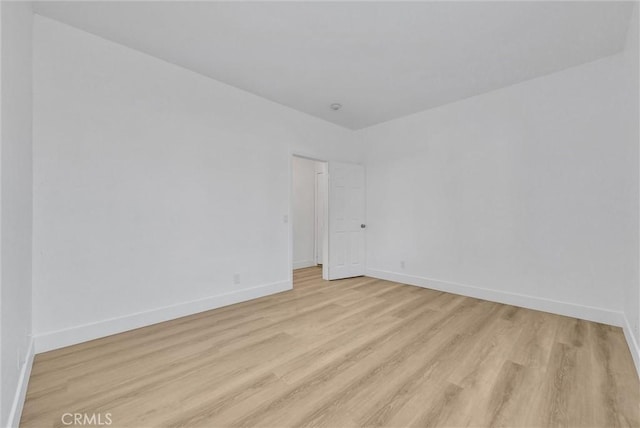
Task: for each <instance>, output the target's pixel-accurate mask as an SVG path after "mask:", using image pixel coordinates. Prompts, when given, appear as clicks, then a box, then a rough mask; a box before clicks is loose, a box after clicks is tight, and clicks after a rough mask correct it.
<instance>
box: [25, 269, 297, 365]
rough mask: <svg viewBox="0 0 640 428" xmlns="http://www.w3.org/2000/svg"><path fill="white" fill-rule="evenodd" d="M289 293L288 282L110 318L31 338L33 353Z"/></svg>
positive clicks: (290, 286) (289, 282)
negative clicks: (285, 292) (281, 293)
mask: <svg viewBox="0 0 640 428" xmlns="http://www.w3.org/2000/svg"><path fill="white" fill-rule="evenodd" d="M291 289H292V284H291V281H282V282H275V283H272V284H266V285H260V286H257V287H252V288H246V289H244V290H238V291H233V292H230V293H225V294H219V295H216V296H210V297H205V298H203V299H199V300H193V301H190V302H184V303H178V304H176V305H171V306H164V307H161V308H156V309H152V310H149V311H144V312H138V313H135V314H131V315H126V316H123V317H117V318H110V319H106V320H102V321H97V322H93V323H89V324H83V325H79V326H75V327H71V328H66V329H62V330H56V331H49V332H45V333H39V334H36V335H35V337H34V340H35V352H36V353H41V352H46V351H51V350H53V349H58V348H63V347H65V346H70V345H75V344H77V343H82V342H86V341H89V340H93V339H98V338H101V337H105V336H110V335H112V334H116V333H122V332H124V331H128V330H133V329H136V328H140V327H146V326H148V325H151V324H157V323H159V322H163V321H169V320H172V319H176V318H180V317H184V316H187V315H193V314H196V313H198V312H204V311H208V310H211V309H216V308H220V307H222V306H227V305H232V304H234V303H240V302H244V301H247V300H252V299H256V298H258V297H264V296H268V295H270V294H275V293H280V292H282V291H287V290H291Z"/></svg>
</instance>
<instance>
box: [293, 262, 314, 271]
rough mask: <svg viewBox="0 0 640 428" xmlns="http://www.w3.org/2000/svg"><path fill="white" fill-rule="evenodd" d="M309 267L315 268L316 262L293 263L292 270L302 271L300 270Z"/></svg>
mask: <svg viewBox="0 0 640 428" xmlns="http://www.w3.org/2000/svg"><path fill="white" fill-rule="evenodd" d="M311 266H316V262H314V261H313V260H303V261H301V262H293V269H294V270H295V269H302V268H308V267H311Z"/></svg>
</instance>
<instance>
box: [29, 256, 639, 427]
mask: <svg viewBox="0 0 640 428" xmlns="http://www.w3.org/2000/svg"><path fill="white" fill-rule="evenodd" d="M294 284H295V286H294V290H293V291H289V292H284V293H280V294H277V295H272V296H269V297H264V298H261V299H257V300H253V301H250V302H245V303H240V304H237V305H233V306H228V307H225V308H221V309H216V310H213V311H208V312H204V313H200V314H197V315H192V316H189V317H185V318H180V319H177V320H174V321H169V322H165V323H162V324H156V325H153V326H150V327H146V328H142V329H138V330H134V331H130V332H126V333H122V334H118V335H114V336H110V337H107V338H103V339H99V340H94V341H92V342H87V343H83V344H80V345H76V346H72V347H68V348H64V349H60V350H56V351H52V352H48V353H44V354H40V355H37V356H36V359H35V364H34V367H33V371H32V375H31V380H30V383H29V389H28V393H27V401H26V403H25V407H24V411H23V415H22V422H21V426H23V427H50V426H56V427H61V426H64V425H63V423H62V421H61V417H62V415H63V414H64V413H76V412H78V413H87V414H89V415H92V414H101V415H102V418H103V421H104V418H105V415H106V414H107V413H110V419H111V420H112V422H113V423H112V425H111V426H118V427H121V426H128V427H147V426H149V427H151V426H209V427H222V426H229V427H250V426H265V427H267V426H269V427H290V426H296V427H297V426H326V427H351V426H389V427H391V426H393V427H404V426H411V427H415V426H418V427H423V426H425V427H426V426H469V425H471V426H580V427H586V426H594V427H595V426H598V427H614V426H636V427H637V426H640V395H639V391H640V386H639V382H638V377H637V375H636V372H635V370H634V367H633V362H632V360H631V355H630V352H629V349H628V347H627V345H626V342H625V339H624V337H623V334H622V331H621V330H620V329H619V328H614V327H610V326H606V325H602V324H596V323H592V322H587V321H582V320H578V319H574V318H567V317H563V316H559V315H552V314H548V313H543V312H536V311H532V310H527V309H521V308H517V307H513V306H508V305H502V304H497V303H491V302H487V301H483V300H477V299H472V298H468V297H462V296H458V295H454V294H448V293H442V292H438V291H433V290H427V289H422V288H417V287H412V286H408V285H401V284H396V283H392V282H388V281H382V280H376V279H371V278H366V277H363V278H353V279H348V280H342V281H332V282H326V281H322V279H321V274H320V270H319V269H318V268H308V269H302V270H298V271H296V272H295V274H294Z"/></svg>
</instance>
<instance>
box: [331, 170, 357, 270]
mask: <svg viewBox="0 0 640 428" xmlns="http://www.w3.org/2000/svg"><path fill="white" fill-rule="evenodd" d="M364 191H365V189H364V167H363V166H362V165H355V164H347V163H340V162H329V210H328V211H329V213H328V214H329V215H328V220H329V221H328V231H329V233H328V238H329V261H328V263H326V260H325V265H328V270H327V275H326V277H325V279H340V278H350V277H353V276H360V275H364V249H365V235H364V233H365V224H364V221H365V195H364Z"/></svg>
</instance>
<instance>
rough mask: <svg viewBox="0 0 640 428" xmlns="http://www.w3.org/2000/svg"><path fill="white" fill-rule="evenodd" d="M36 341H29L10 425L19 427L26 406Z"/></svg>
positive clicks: (10, 413) (10, 412) (11, 411)
mask: <svg viewBox="0 0 640 428" xmlns="http://www.w3.org/2000/svg"><path fill="white" fill-rule="evenodd" d="M34 350H35V347H34V341H33V339H31V340H30V341H29V347H28V348H27V355H26V356H25V359H24V364H23V365H22V369H21V370H20V376H19V377H18V386H17V387H16V394H15V396H14V397H13V403H12V405H11V410H10V411H9V419H8V420H7V426H8V427H11V428H13V427H18V426H19V425H20V417H21V416H22V408H23V406H24V400H25V398H26V396H27V386H28V385H29V377H30V376H31V368H32V367H33V357H34V354H35V352H34Z"/></svg>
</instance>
